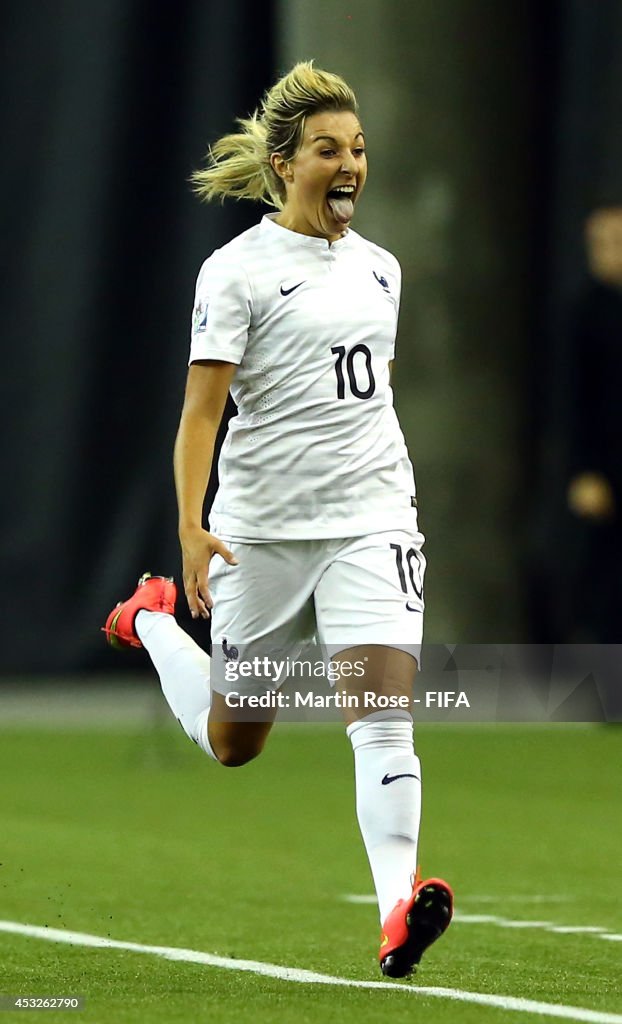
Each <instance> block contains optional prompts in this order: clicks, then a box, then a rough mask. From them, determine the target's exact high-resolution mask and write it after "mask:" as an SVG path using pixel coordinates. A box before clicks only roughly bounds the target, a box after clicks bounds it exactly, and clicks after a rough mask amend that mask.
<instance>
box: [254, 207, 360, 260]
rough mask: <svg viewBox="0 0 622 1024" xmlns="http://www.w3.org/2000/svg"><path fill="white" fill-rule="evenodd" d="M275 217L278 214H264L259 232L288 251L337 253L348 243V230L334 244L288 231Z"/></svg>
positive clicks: (326, 240) (323, 239) (324, 239)
mask: <svg viewBox="0 0 622 1024" xmlns="http://www.w3.org/2000/svg"><path fill="white" fill-rule="evenodd" d="M275 217H278V213H266V214H265V215H264V216H263V218H262V220H261V230H262V231H263V232H265V233H266V234H269V235H271V236H272V237H274V239H275V240H276V239H277V238H278V239H280V240H281V242H282V243H284V244H285V245H286V246H287V247H288V248H289V249H300V248H301V247H305V248H309V249H317V250H319V251H320V252H337V251H338V250H339V249H342V248H343V247H344V245H346V243H347V241H348V235H349V233H350V232H349V230H347V229H346V232H345V234H344V235H343V236H342V237H341V238H338V239H337V240H336V241H335V242H329V241H328V239H326V238H316V237H315V236H314V235H301V234H300V233H299V232H298V231H290V229H289V228H284V227H283V225H282V224H277V223H276V221H275V219H274V218H275Z"/></svg>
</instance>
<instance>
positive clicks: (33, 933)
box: [0, 921, 622, 1024]
mask: <svg viewBox="0 0 622 1024" xmlns="http://www.w3.org/2000/svg"><path fill="white" fill-rule="evenodd" d="M0 932H8V933H11V934H14V935H25V936H28V937H30V938H34V939H44V940H45V941H47V942H64V943H67V944H68V945H71V946H90V947H96V948H99V949H124V950H128V951H129V952H132V953H151V954H152V955H154V956H161V957H163V958H164V959H166V960H181V961H184V962H185V963H193V964H204V965H205V966H207V967H220V968H223V969H224V970H228V971H247V972H249V973H251V974H259V975H262V976H263V977H265V978H278V979H279V980H281V981H292V982H301V983H303V984H307V985H335V986H337V985H338V986H341V987H343V988H362V989H382V990H387V989H393V990H396V991H398V992H404V993H408V994H411V995H419V996H432V997H434V998H437V999H450V1000H456V1001H458V1002H462V1003H478V1004H479V1005H481V1006H495V1007H498V1008H500V1009H502V1010H515V1011H517V1012H519V1013H534V1014H540V1015H541V1016H545V1017H561V1018H563V1019H565V1020H574V1021H584V1022H586V1024H622V1014H619V1013H603V1012H601V1011H600V1010H586V1009H583V1008H582V1007H580V1006H563V1005H560V1004H558V1003H540V1002H536V1001H535V1000H533V999H518V998H516V997H514V996H499V995H489V994H488V993H485V992H465V991H462V989H457V988H431V987H429V986H425V985H422V986H421V987H419V986H416V985H407V984H403V983H399V982H389V981H357V980H354V979H352V978H339V977H333V976H332V975H330V974H316V973H315V972H314V971H304V970H301V969H299V968H297V967H281V966H279V965H278V964H268V963H263V962H262V961H260V960H233V959H231V958H230V957H226V956H215V955H214V954H212V953H201V952H199V951H198V950H195V949H180V948H178V947H176V946H143V945H142V944H140V943H138V942H121V941H119V940H118V939H109V938H104V937H103V936H102V935H88V934H86V933H84V932H70V931H64V930H60V929H58V928H42V927H40V926H39V925H33V924H21V923H20V922H19V921H0Z"/></svg>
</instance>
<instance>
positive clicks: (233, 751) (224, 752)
mask: <svg viewBox="0 0 622 1024" xmlns="http://www.w3.org/2000/svg"><path fill="white" fill-rule="evenodd" d="M262 750H263V743H261V744H259V743H255V744H250V745H249V744H244V746H238V745H237V744H230V743H229V744H227V743H225V744H222V745H219V746H218V749H217V750H215V751H214V753H215V754H216V757H217V758H218V760H219V761H220V763H221V764H222V765H223V766H224V767H225V768H242V767H243V765H245V764H248V763H249V761H254V759H255V758H256V757H259V755H260V754H261V751H262Z"/></svg>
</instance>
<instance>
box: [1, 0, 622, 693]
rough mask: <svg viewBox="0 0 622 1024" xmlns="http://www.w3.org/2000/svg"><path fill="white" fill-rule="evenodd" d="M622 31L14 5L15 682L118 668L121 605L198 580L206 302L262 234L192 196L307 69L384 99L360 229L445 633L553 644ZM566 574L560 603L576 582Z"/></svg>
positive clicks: (10, 112)
mask: <svg viewBox="0 0 622 1024" xmlns="http://www.w3.org/2000/svg"><path fill="white" fill-rule="evenodd" d="M346 8H347V9H346ZM621 10H622V9H621V8H620V5H619V3H617V2H616V0H599V2H598V3H593V2H591V0H565V2H561V0H560V2H551V3H549V4H536V3H535V2H534V3H530V4H526V5H525V4H518V3H516V4H515V3H508V4H502V5H499V4H495V3H493V2H492V0H451V2H449V3H446V4H442V5H439V4H437V3H432V2H431V0H430V2H427V0H425V2H422V3H419V4H415V5H410V4H407V3H403V4H397V5H396V12H397V15H399V17H398V16H396V17H392V18H390V19H389V18H387V17H386V5H383V4H380V3H377V2H376V0H368V2H366V3H365V2H359V3H356V2H355V3H352V4H349V5H345V4H342V3H340V2H337V3H327V2H317V3H311V2H309V3H308V4H307V3H303V4H299V5H298V4H295V5H292V4H285V3H283V4H282V5H281V6H278V5H276V3H275V4H274V5H273V4H271V3H262V4H260V5H258V4H255V3H252V2H250V0H248V2H244V0H232V2H229V3H228V4H227V5H220V4H215V3H212V2H210V0H179V2H178V3H176V4H175V5H168V6H164V7H163V6H162V5H153V4H147V3H146V2H140V0H106V2H103V0H89V3H87V4H83V3H80V2H79V0H65V2H62V3H61V2H57V3H49V4H40V3H36V2H34V0H26V2H23V0H22V2H19V3H18V2H17V0H10V2H9V3H7V4H5V5H4V7H3V14H2V16H1V22H0V31H1V33H2V54H3V56H2V61H1V62H0V95H1V96H2V107H1V109H0V128H1V135H0V137H1V138H2V140H3V160H2V170H1V172H0V173H1V174H2V195H3V198H4V203H3V224H2V232H1V236H0V237H1V238H2V250H3V253H2V255H3V258H2V267H3V273H2V278H1V282H0V288H1V308H2V350H3V374H2V410H3V415H4V417H5V423H4V428H3V433H2V437H3V441H4V443H3V445H2V450H1V453H0V460H1V466H0V480H1V481H2V491H3V502H2V522H1V529H0V555H1V558H0V564H1V576H0V578H1V588H2V590H1V593H2V656H1V666H0V668H1V670H2V672H3V673H4V674H15V673H18V674H22V673H46V672H53V673H59V672H67V671H80V670H86V669H96V668H100V669H102V668H103V669H106V670H110V671H114V670H116V669H117V668H121V661H122V659H119V660H117V659H115V657H114V656H113V655H112V653H111V652H110V651H108V650H107V649H106V647H105V645H104V644H103V643H102V638H101V635H100V634H99V633H98V628H99V626H100V625H101V624H102V622H103V619H104V618H105V615H106V613H107V611H108V610H109V607H110V606H111V605H112V603H113V602H114V601H115V600H117V599H119V598H120V597H123V596H125V595H126V594H127V593H128V592H129V590H130V589H131V587H132V586H133V583H134V582H135V579H136V577H137V576H138V575H139V574H140V572H142V571H143V570H144V569H148V568H150V569H152V570H153V571H156V572H158V571H159V572H167V573H168V572H171V573H178V571H179V556H178V551H177V539H176V522H175V505H174V494H173V486H172V471H171V451H172V445H173V440H174V435H175V430H176V425H177V420H178V416H179V411H180V408H181V401H182V394H183V384H184V379H185V372H186V359H187V350H188V321H189V312H190V309H191V306H192V298H193V288H194V279H195V276H196V273H197V270H198V268H199V266H200V263H201V262H202V260H203V259H204V258H205V256H206V255H208V254H209V252H210V251H211V250H212V249H213V248H214V247H216V246H217V245H219V244H222V243H223V242H224V241H226V240H227V239H228V238H230V237H231V236H232V235H233V234H235V233H237V232H239V231H241V230H243V229H244V228H245V227H247V226H249V225H250V224H252V223H254V222H255V221H256V220H257V219H258V218H259V216H261V213H262V212H263V211H262V210H261V209H259V208H257V209H254V208H253V207H252V206H250V205H248V206H243V205H241V204H239V205H238V204H235V203H229V204H227V205H226V206H225V207H220V206H217V205H216V206H213V207H210V208H202V207H201V206H200V205H199V204H198V203H197V202H196V200H195V199H194V198H193V197H192V196H191V193H190V190H189V187H188V183H187V178H188V175H189V174H190V172H191V170H192V169H193V168H194V167H196V166H197V164H198V163H199V162H200V160H201V158H202V155H203V153H204V151H205V148H206V145H207V143H208V142H209V141H211V140H213V139H215V138H216V137H218V135H220V134H222V133H223V132H224V131H227V130H229V129H230V128H231V126H232V121H233V118H234V117H235V116H240V115H244V114H246V113H248V112H249V111H251V110H252V109H254V107H255V106H256V103H257V101H258V99H259V98H260V96H261V93H262V92H263V90H264V89H265V88H266V87H267V86H268V85H270V84H271V82H272V81H274V79H275V78H276V76H277V74H278V73H280V72H282V71H284V70H286V69H287V67H288V66H289V65H290V64H291V63H292V61H293V60H295V59H302V58H309V57H316V58H317V61H318V63H319V64H322V63H325V64H326V65H327V66H330V67H331V68H334V70H337V71H339V72H341V73H343V74H344V75H345V76H346V77H348V78H350V79H351V80H352V84H353V85H354V86H355V88H356V89H357V91H358V92H359V98H360V100H361V102H362V104H363V114H364V120H365V123H366V127H367V130H368V134H369V137H370V155H371V157H372V158H373V168H372V169H373V174H372V175H370V184H369V189H368V194H367V196H366V200H365V203H366V205H365V206H363V207H362V208H361V219H360V223H359V222H357V225H356V226H357V228H358V229H359V230H361V231H362V232H363V233H368V234H370V236H371V237H374V238H376V239H377V240H378V241H379V242H380V243H381V244H386V245H387V246H388V247H389V248H392V249H393V250H394V251H395V252H396V254H397V255H398V256H399V258H400V260H401V261H402V263H403V266H404V271H405V284H406V292H405V299H404V320H403V323H402V327H401V338H402V340H401V343H400V344H401V349H400V361H401V365H402V366H403V367H404V368H405V371H404V372H402V373H401V375H398V378H397V385H396V391H397V399H398V406H399V408H400V415H401V417H402V420H403V422H404V426H405V430H406V433H407V440H408V442H409V445H410V447H411V450H412V451H413V456H414V458H415V461H416V464H417V466H418V467H420V469H419V485H420V487H421V488H422V489H423V491H424V493H425V495H426V510H425V522H424V531H425V532H426V533H427V534H428V535H429V540H430V551H431V554H432V556H433V557H432V558H431V577H430V585H431V589H432V593H433V596H434V600H433V602H431V605H430V620H429V621H430V624H431V628H432V632H433V635H432V636H430V639H434V640H437V641H442V642H451V641H463V642H469V641H479V640H490V641H495V640H499V641H509V640H520V639H528V638H529V636H530V633H531V632H532V631H533V630H534V629H536V628H537V623H536V624H534V622H533V616H532V615H531V614H530V611H529V606H530V605H531V604H533V602H532V601H531V598H530V593H531V591H530V588H531V586H532V582H531V581H532V577H533V571H534V570H533V567H534V566H540V567H541V566H542V564H543V562H542V557H541V556H542V550H543V549H545V550H546V551H550V543H549V540H550V536H551V533H550V531H551V523H553V529H554V524H555V516H556V515H563V514H564V513H563V509H562V510H560V497H559V496H560V493H561V492H560V486H559V480H557V482H556V483H555V484H554V485H553V484H552V483H551V481H555V480H556V473H557V471H558V470H559V467H560V466H561V465H562V462H563V436H560V431H561V432H562V435H563V426H562V427H560V425H559V424H560V422H561V420H560V417H559V416H558V409H559V408H561V406H562V405H563V402H562V401H561V400H560V397H559V395H558V391H559V385H558V381H559V379H560V367H561V366H562V365H563V363H564V359H565V356H566V353H565V350H564V344H565V342H564V336H563V331H562V329H561V328H560V324H561V322H562V320H563V315H562V314H563V308H564V304H565V303H566V301H567V297H568V295H569V294H570V293H571V292H572V291H573V289H574V288H576V287H578V286H579V283H580V281H581V280H582V277H583V275H584V272H585V271H584V257H583V251H582V241H581V231H582V221H583V218H584V217H585V215H586V213H587V212H588V211H589V209H590V208H591V206H593V205H594V204H597V203H600V202H602V201H607V202H610V201H615V202H619V201H620V197H619V194H618V192H617V187H618V175H619V169H620V167H621V166H622V163H621V158H622V152H621V149H622V142H621V139H622V129H621V127H620V126H621V125H622V111H621V110H620V103H621V99H620V97H621V96H622V88H621V85H622V83H621V82H620V74H621V72H620V68H621V67H622V25H621V18H622V16H621ZM327 40H328V41H329V42H327ZM411 126H412V134H411V133H410V129H411ZM406 129H408V131H407V130H406ZM396 168H400V169H401V170H400V173H401V174H402V177H401V178H400V176H399V175H397V176H396V174H395V169H396ZM405 168H406V170H407V174H406V176H404V169H405ZM374 180H375V182H376V186H374V185H373V182H374ZM374 187H376V189H377V190H376V192H375V193H374V191H373V189H374ZM614 194H615V195H614ZM500 339H502V345H503V346H504V347H505V351H504V353H503V355H502V357H501V356H500V355H499V344H500ZM490 368H492V369H490ZM475 371H477V372H475ZM469 426H470V427H472V428H473V430H472V433H471V437H470V438H469V436H468V431H467V433H465V429H467V428H469ZM439 466H440V467H441V471H440V472H438V467H439ZM434 566H436V567H437V568H436V569H435V568H434ZM539 573H540V576H541V577H542V576H543V577H544V578H543V579H542V578H540V579H539V581H538V595H539V600H542V601H543V603H544V604H545V605H546V604H547V602H548V603H549V604H550V602H551V600H553V601H554V594H553V596H552V597H551V593H552V592H551V590H550V588H551V587H553V588H554V586H555V585H556V575H555V564H550V565H548V566H547V567H546V570H545V571H544V572H542V570H541V568H540V569H539ZM547 588H549V589H548V590H547ZM543 593H544V595H545V596H544V598H542V594H543ZM180 604H181V603H180ZM181 611H182V616H183V609H181ZM553 639H554V638H553ZM123 667H125V665H124V666H123Z"/></svg>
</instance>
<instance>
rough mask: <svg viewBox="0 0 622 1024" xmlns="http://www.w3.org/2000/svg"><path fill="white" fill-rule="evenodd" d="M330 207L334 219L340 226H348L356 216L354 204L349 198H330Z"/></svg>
mask: <svg viewBox="0 0 622 1024" xmlns="http://www.w3.org/2000/svg"><path fill="white" fill-rule="evenodd" d="M327 202H328V205H329V206H330V208H331V211H332V214H333V217H334V218H335V220H336V221H338V222H339V224H347V223H348V221H350V220H352V217H353V216H354V203H353V202H352V200H351V199H348V197H347V196H339V198H338V199H337V197H336V196H328V198H327Z"/></svg>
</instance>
